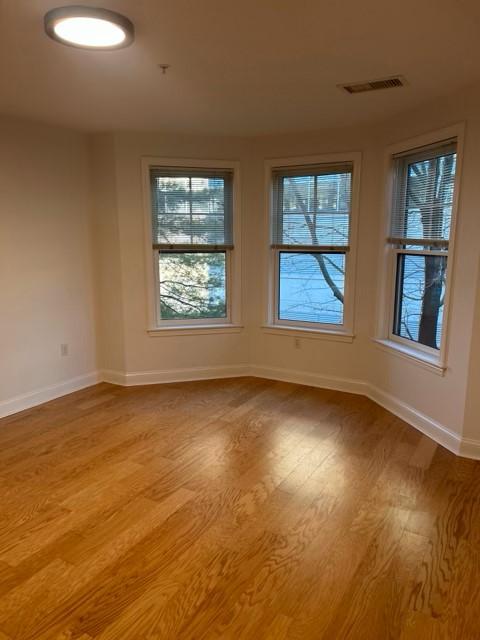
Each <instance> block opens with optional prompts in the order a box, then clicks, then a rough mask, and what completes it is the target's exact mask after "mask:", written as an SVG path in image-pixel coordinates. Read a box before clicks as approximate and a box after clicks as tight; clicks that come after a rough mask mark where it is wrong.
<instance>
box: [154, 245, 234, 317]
mask: <svg viewBox="0 0 480 640" xmlns="http://www.w3.org/2000/svg"><path fill="white" fill-rule="evenodd" d="M162 253H167V254H168V253H178V254H181V253H212V254H215V253H224V254H225V315H224V316H219V317H208V316H204V317H200V318H164V317H162V313H161V298H162V295H161V292H160V270H159V266H160V255H161V254H162ZM232 254H233V250H231V249H228V248H227V249H224V248H216V247H215V248H212V247H210V246H208V245H202V249H201V250H200V249H198V250H196V249H195V250H191V248H190V246H188V248H187V249H184V250H182V249H180V250H179V249H178V248H177V249H175V250H174V249H171V250H167V251H165V250H164V249H155V248H154V249H153V259H154V265H155V288H156V292H157V295H156V299H157V308H156V317H157V322H156V324H157V326H164V327H170V326H172V327H174V326H180V327H182V326H187V327H188V326H195V325H199V326H205V325H214V324H219V325H225V324H230V323H231V322H232V320H231V317H232V316H231V306H232V295H231V291H232V289H231V286H232V282H231V281H232Z"/></svg>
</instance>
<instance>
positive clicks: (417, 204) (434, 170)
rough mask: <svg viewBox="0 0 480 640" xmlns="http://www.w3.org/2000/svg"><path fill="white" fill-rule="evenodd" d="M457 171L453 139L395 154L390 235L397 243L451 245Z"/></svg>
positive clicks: (446, 246)
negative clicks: (406, 152)
mask: <svg viewBox="0 0 480 640" xmlns="http://www.w3.org/2000/svg"><path fill="white" fill-rule="evenodd" d="M455 170H456V146H455V144H454V143H452V141H449V142H448V143H442V144H440V145H435V146H433V147H429V148H422V149H420V150H418V149H417V150H415V151H413V152H410V153H408V154H400V155H397V156H394V189H393V201H392V217H391V228H390V235H391V238H392V239H393V240H394V241H395V242H394V243H395V244H411V245H418V246H421V245H433V244H436V245H437V246H443V247H445V248H448V241H449V238H450V225H451V218H452V208H453V197H454V186H455Z"/></svg>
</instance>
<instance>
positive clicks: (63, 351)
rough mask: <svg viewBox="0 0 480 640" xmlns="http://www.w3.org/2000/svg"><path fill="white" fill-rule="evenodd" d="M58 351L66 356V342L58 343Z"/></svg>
mask: <svg viewBox="0 0 480 640" xmlns="http://www.w3.org/2000/svg"><path fill="white" fill-rule="evenodd" d="M60 353H61V355H62V356H68V344H61V345H60Z"/></svg>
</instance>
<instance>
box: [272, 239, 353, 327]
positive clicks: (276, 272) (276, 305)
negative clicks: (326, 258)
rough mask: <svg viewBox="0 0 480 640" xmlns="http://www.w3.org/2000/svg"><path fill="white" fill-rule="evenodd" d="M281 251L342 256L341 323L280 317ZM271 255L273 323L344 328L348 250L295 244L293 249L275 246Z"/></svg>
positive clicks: (291, 325) (292, 325) (278, 324)
mask: <svg viewBox="0 0 480 640" xmlns="http://www.w3.org/2000/svg"><path fill="white" fill-rule="evenodd" d="M281 253H291V254H297V255H302V254H305V253H327V254H328V253H331V254H337V255H343V256H344V269H345V271H344V283H343V296H344V302H343V305H342V322H341V323H333V322H315V321H306V320H291V319H284V318H281V317H280V275H281V274H280V255H281ZM273 256H274V258H273V259H274V265H273V276H274V290H273V294H274V296H273V297H274V299H273V323H274V324H275V325H277V326H287V327H301V328H305V329H316V330H324V331H327V332H328V331H343V330H344V329H345V322H346V316H345V312H346V306H345V299H346V298H347V296H348V293H347V288H348V281H347V273H348V270H349V265H348V250H346V248H345V247H337V248H336V249H335V250H334V251H323V250H322V249H321V248H320V247H318V246H317V245H315V246H314V250H312V249H310V250H309V251H308V250H304V248H303V247H298V246H295V247H294V248H293V249H287V250H284V248H283V247H275V248H273Z"/></svg>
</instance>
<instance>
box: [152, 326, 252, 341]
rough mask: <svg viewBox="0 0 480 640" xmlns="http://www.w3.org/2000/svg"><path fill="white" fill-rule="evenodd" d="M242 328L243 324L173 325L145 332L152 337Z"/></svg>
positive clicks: (232, 331) (200, 333) (219, 331)
mask: <svg viewBox="0 0 480 640" xmlns="http://www.w3.org/2000/svg"><path fill="white" fill-rule="evenodd" d="M242 329H243V325H241V324H203V325H184V326H179V325H176V326H175V325H173V326H168V327H155V328H154V329H148V330H147V333H148V335H149V336H151V337H154V338H158V337H162V338H164V337H166V336H198V335H202V334H204V335H208V334H211V333H240V332H241V331H242Z"/></svg>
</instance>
